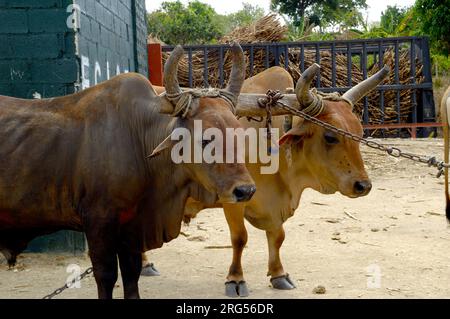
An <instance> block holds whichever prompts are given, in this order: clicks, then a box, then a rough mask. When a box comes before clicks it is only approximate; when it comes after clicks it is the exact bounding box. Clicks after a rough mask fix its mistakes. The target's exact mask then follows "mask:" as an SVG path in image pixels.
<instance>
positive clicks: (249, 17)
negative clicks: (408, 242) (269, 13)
mask: <svg viewBox="0 0 450 319" xmlns="http://www.w3.org/2000/svg"><path fill="white" fill-rule="evenodd" d="M263 16H264V9H263V8H261V7H259V6H257V5H255V6H254V5H252V4H251V3H247V2H244V3H243V8H242V9H241V10H239V11H237V12H235V13H231V14H228V15H222V16H221V19H222V20H223V23H224V24H223V27H222V30H223V32H224V33H225V34H227V33H229V32H231V31H233V30H234V29H236V28H237V27H244V26H247V25H250V24H252V23H253V22H255V21H257V20H259V19H261V18H262V17H263Z"/></svg>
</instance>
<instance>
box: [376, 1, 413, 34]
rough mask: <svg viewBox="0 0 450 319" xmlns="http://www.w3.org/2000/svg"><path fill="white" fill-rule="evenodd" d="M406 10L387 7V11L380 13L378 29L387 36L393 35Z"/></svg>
mask: <svg viewBox="0 0 450 319" xmlns="http://www.w3.org/2000/svg"><path fill="white" fill-rule="evenodd" d="M406 12H407V9H406V8H400V7H397V5H395V6H387V9H386V10H385V11H383V12H381V21H380V28H381V29H382V30H384V31H385V32H386V33H387V34H394V33H395V32H396V30H397V27H398V26H399V25H400V23H401V22H402V21H403V19H404V18H405V16H406Z"/></svg>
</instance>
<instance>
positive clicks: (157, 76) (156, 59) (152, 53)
mask: <svg viewBox="0 0 450 319" xmlns="http://www.w3.org/2000/svg"><path fill="white" fill-rule="evenodd" d="M148 73H149V79H150V82H151V83H152V84H153V85H159V86H162V85H163V65H162V49H161V44H160V43H149V44H148Z"/></svg>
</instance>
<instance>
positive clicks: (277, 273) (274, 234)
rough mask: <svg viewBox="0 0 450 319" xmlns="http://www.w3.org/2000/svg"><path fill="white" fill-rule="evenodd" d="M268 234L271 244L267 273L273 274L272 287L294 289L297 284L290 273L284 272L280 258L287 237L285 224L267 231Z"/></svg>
mask: <svg viewBox="0 0 450 319" xmlns="http://www.w3.org/2000/svg"><path fill="white" fill-rule="evenodd" d="M266 236H267V243H268V246H269V271H268V273H267V275H268V276H271V279H270V282H271V283H272V287H273V288H275V289H282V290H288V289H294V288H295V285H294V283H293V282H292V280H291V279H290V278H289V275H288V274H286V273H285V272H284V269H283V265H282V264H281V259H280V247H281V245H282V244H283V241H284V237H285V234H284V229H283V226H281V227H280V228H279V229H276V230H273V231H266Z"/></svg>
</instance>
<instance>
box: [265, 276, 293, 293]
mask: <svg viewBox="0 0 450 319" xmlns="http://www.w3.org/2000/svg"><path fill="white" fill-rule="evenodd" d="M270 283H271V284H272V287H273V288H275V289H280V290H291V289H294V288H296V287H295V284H294V283H293V282H292V280H291V278H289V274H286V275H283V276H280V277H276V278H271V279H270Z"/></svg>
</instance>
